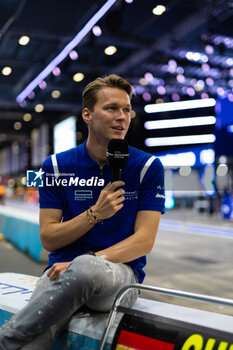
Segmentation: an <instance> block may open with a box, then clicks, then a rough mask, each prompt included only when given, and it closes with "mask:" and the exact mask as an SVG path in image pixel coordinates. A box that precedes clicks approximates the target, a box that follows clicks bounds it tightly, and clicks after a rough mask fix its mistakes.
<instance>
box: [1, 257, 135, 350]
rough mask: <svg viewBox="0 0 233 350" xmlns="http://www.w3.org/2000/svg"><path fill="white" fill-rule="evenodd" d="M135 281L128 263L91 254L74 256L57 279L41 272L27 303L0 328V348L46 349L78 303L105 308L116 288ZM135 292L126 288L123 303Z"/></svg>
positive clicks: (113, 296)
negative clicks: (53, 279)
mask: <svg viewBox="0 0 233 350" xmlns="http://www.w3.org/2000/svg"><path fill="white" fill-rule="evenodd" d="M137 282H138V280H137V277H136V275H135V274H134V272H133V270H132V269H131V268H130V267H129V266H128V265H126V264H121V263H111V262H109V261H107V260H105V259H103V258H102V257H95V256H92V255H82V256H79V257H77V258H76V259H74V260H73V262H72V263H71V264H70V266H69V267H68V268H67V270H66V271H65V272H64V273H63V274H62V275H61V277H60V279H59V280H58V281H55V282H52V281H50V280H49V278H48V277H47V273H46V272H45V273H44V274H43V276H42V277H41V278H40V279H39V280H38V282H37V284H36V288H35V291H34V293H33V294H32V297H31V299H30V301H29V303H28V304H27V305H26V306H25V307H24V308H23V309H22V310H20V311H19V312H18V313H17V314H16V315H14V316H13V317H12V319H11V320H10V321H9V322H8V323H6V324H5V325H3V327H2V328H1V329H0V350H17V349H23V350H45V349H50V348H51V346H52V343H53V340H54V338H55V336H56V335H57V333H58V331H60V330H61V328H62V326H63V325H64V324H65V323H67V322H68V321H69V320H70V318H71V317H72V315H73V314H74V313H75V312H77V311H78V309H79V308H80V307H81V306H82V305H86V306H88V307H89V308H90V309H93V310H96V311H104V312H106V311H109V310H110V309H111V307H112V304H113V302H114V299H115V297H116V295H117V293H118V292H119V290H120V289H121V288H123V287H124V286H125V285H128V284H132V283H137ZM137 295H138V292H137V291H136V290H130V291H129V293H128V294H127V296H126V297H125V299H124V300H123V304H124V305H126V306H128V307H130V306H132V305H133V303H134V302H135V301H136V299H137Z"/></svg>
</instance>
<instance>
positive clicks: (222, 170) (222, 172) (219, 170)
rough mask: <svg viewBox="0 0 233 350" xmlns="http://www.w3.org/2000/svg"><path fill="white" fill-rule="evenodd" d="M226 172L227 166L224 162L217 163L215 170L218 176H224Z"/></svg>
mask: <svg viewBox="0 0 233 350" xmlns="http://www.w3.org/2000/svg"><path fill="white" fill-rule="evenodd" d="M227 172H228V166H227V165H226V164H219V165H218V167H217V170H216V174H217V175H218V176H226V174H227Z"/></svg>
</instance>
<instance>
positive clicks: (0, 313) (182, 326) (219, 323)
mask: <svg viewBox="0 0 233 350" xmlns="http://www.w3.org/2000/svg"><path fill="white" fill-rule="evenodd" d="M36 281H37V278H36V277H34V276H28V275H24V274H15V273H0V326H1V325H2V324H3V323H5V322H6V321H7V320H9V319H10V318H11V316H12V314H14V313H16V312H17V311H18V310H20V309H21V308H22V307H23V306H24V305H26V303H27V301H28V300H29V298H30V295H31V293H32V291H33V289H34V287H35V283H36ZM131 288H137V289H147V290H154V291H156V292H159V293H164V294H168V295H176V296H180V297H188V298H195V299H197V300H203V301H211V302H216V300H217V302H218V303H221V304H225V305H230V306H233V301H232V300H229V299H223V298H215V297H208V296H204V295H201V294H193V293H186V292H182V291H174V290H170V289H165V288H160V287H150V286H144V285H139V284H136V285H131V286H127V287H125V288H123V290H122V291H121V292H120V293H119V294H118V297H117V298H116V300H115V303H114V306H113V309H112V311H111V312H110V314H108V313H99V312H92V311H90V310H88V309H86V310H85V311H82V312H78V313H77V314H76V315H74V316H73V317H72V319H71V321H70V322H69V323H68V324H67V326H66V327H65V329H64V330H63V331H62V332H61V334H60V336H59V337H58V339H57V340H56V341H55V343H54V345H53V350H74V349H79V350H80V349H83V350H84V349H85V350H88V349H91V350H97V349H99V350H102V349H104V350H113V349H116V350H126V349H127V350H134V349H143V350H144V349H145V350H154V349H159V350H160V349H162V350H233V317H232V316H228V315H223V314H217V313H213V312H207V311H202V310H197V309H191V308H187V307H183V306H178V305H173V304H167V303H162V302H157V301H154V300H147V299H143V298H138V300H137V302H136V303H135V304H134V306H133V307H131V308H126V307H124V306H121V305H120V302H121V300H122V298H123V296H124V295H125V293H126V292H127V290H128V289H131Z"/></svg>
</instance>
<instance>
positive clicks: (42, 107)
mask: <svg viewBox="0 0 233 350" xmlns="http://www.w3.org/2000/svg"><path fill="white" fill-rule="evenodd" d="M34 109H35V111H36V112H37V113H41V112H43V110H44V105H42V104H40V103H39V104H38V105H36V106H35V108H34Z"/></svg>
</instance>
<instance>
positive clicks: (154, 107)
mask: <svg viewBox="0 0 233 350" xmlns="http://www.w3.org/2000/svg"><path fill="white" fill-rule="evenodd" d="M215 104H216V101H215V99H214V98H206V99H198V100H191V101H178V102H167V103H163V104H157V103H156V104H149V105H146V106H145V107H144V110H145V112H146V113H159V112H168V111H179V110H185V109H193V108H204V107H213V106H215Z"/></svg>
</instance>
